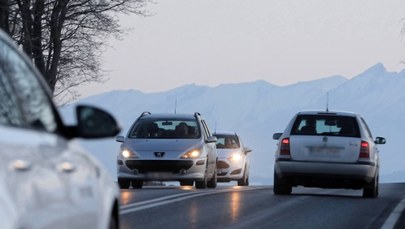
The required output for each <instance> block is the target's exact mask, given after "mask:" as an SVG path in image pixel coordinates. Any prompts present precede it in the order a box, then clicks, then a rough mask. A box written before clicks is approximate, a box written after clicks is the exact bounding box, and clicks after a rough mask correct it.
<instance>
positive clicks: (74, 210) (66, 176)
mask: <svg viewBox="0 0 405 229" xmlns="http://www.w3.org/2000/svg"><path fill="white" fill-rule="evenodd" d="M76 113H77V125H74V126H66V125H64V124H63V123H62V120H61V118H60V116H59V114H58V112H57V109H56V107H55V105H54V104H53V102H52V99H51V95H50V92H49V89H48V87H47V85H46V84H45V83H44V81H43V79H42V76H41V75H40V74H39V72H38V71H37V70H36V69H35V68H34V66H33V65H32V63H31V61H30V60H29V59H28V58H26V57H25V56H24V54H22V53H20V51H19V50H18V49H17V47H15V45H13V43H12V41H11V39H9V37H8V36H7V35H5V33H4V32H3V31H1V30H0V203H1V207H0V228H2V229H18V228H49V229H51V228H52V229H53V228H100V229H105V228H118V227H119V197H120V194H119V189H118V186H117V184H116V183H115V182H114V180H113V178H112V177H111V176H110V175H109V174H108V172H107V171H106V170H105V169H104V168H103V167H102V166H101V164H99V163H98V162H97V161H96V160H95V159H94V158H93V157H92V156H91V155H89V154H88V153H86V152H85V151H84V150H83V149H82V148H81V147H79V146H78V144H76V143H75V141H74V140H73V139H74V138H77V137H82V138H99V137H113V136H115V135H116V134H118V133H119V128H118V126H117V123H116V121H115V119H114V118H113V117H112V116H110V115H109V114H108V113H106V112H104V111H102V110H100V109H97V108H94V107H89V106H78V107H77V109H76Z"/></svg>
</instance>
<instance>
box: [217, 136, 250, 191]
mask: <svg viewBox="0 0 405 229" xmlns="http://www.w3.org/2000/svg"><path fill="white" fill-rule="evenodd" d="M214 136H215V137H216V138H217V153H218V162H217V173H218V182H230V181H237V182H238V185H239V186H248V185H249V168H250V157H249V153H250V152H251V151H252V150H251V149H250V148H248V147H245V146H244V145H243V142H242V140H241V138H240V136H239V135H238V134H237V133H235V132H231V131H217V132H215V133H214Z"/></svg>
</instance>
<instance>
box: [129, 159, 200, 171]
mask: <svg viewBox="0 0 405 229" xmlns="http://www.w3.org/2000/svg"><path fill="white" fill-rule="evenodd" d="M125 164H126V165H127V166H128V168H130V169H132V170H133V169H137V170H138V171H139V172H140V173H144V172H172V173H179V171H180V170H182V169H185V170H187V169H189V168H191V166H193V161H173V160H128V161H126V162H125Z"/></svg>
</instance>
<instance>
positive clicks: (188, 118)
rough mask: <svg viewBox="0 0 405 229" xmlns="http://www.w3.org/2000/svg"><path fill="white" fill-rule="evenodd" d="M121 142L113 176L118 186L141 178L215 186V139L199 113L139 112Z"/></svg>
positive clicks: (139, 183) (138, 183)
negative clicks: (114, 175) (115, 175)
mask: <svg viewBox="0 0 405 229" xmlns="http://www.w3.org/2000/svg"><path fill="white" fill-rule="evenodd" d="M116 140H117V141H118V142H121V143H122V144H121V147H120V150H119V153H118V156H117V177H118V184H119V186H120V187H121V188H129V187H130V185H131V184H132V187H133V188H142V186H143V183H144V181H179V182H180V185H194V182H195V186H196V188H207V187H209V188H215V187H216V186H217V172H216V169H217V168H216V163H217V158H218V156H217V153H216V146H215V142H216V140H217V139H216V138H215V137H214V136H212V134H211V132H210V129H209V128H208V126H207V124H206V122H205V121H204V119H203V118H202V116H201V115H200V114H199V113H197V112H196V113H194V114H151V113H149V112H143V113H142V114H141V116H140V117H139V118H138V119H136V121H135V122H134V124H133V125H132V126H131V128H130V129H129V131H128V133H127V135H126V136H117V138H116Z"/></svg>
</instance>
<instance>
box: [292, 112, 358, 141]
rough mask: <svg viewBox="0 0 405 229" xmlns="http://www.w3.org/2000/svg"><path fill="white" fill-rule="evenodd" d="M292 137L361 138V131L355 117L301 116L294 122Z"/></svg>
mask: <svg viewBox="0 0 405 229" xmlns="http://www.w3.org/2000/svg"><path fill="white" fill-rule="evenodd" d="M291 135H327V136H342V137H360V131H359V126H358V124H357V121H356V118H355V117H349V116H338V115H328V116H325V115H300V116H298V117H297V119H296V120H295V122H294V125H293V128H292V130H291Z"/></svg>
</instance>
